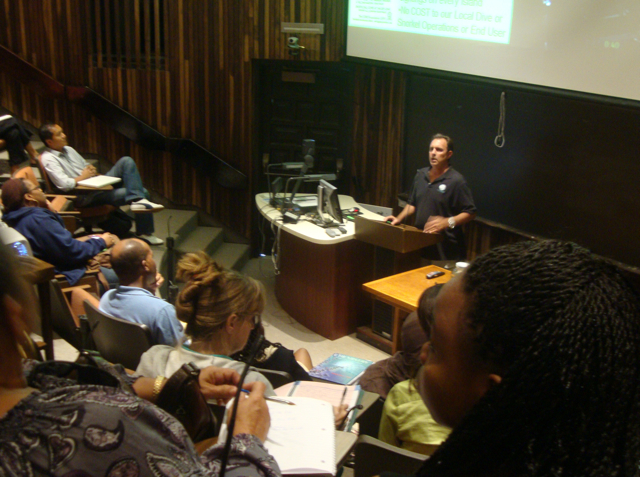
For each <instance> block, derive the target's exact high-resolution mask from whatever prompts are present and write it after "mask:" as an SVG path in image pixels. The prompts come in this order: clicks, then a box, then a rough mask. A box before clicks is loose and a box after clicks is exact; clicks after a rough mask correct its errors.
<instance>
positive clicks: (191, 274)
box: [136, 252, 275, 396]
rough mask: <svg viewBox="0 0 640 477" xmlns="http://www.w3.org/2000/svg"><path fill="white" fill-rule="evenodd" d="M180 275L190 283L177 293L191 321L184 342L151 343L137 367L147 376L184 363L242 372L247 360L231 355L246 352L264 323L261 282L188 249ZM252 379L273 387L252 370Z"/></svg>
mask: <svg viewBox="0 0 640 477" xmlns="http://www.w3.org/2000/svg"><path fill="white" fill-rule="evenodd" d="M176 279H177V280H179V281H184V282H185V286H184V288H183V289H182V291H181V292H180V294H179V295H178V299H177V301H176V312H177V316H178V319H179V320H180V321H183V322H185V323H186V324H187V329H186V340H185V342H184V344H182V345H181V346H177V347H174V346H166V345H156V346H152V347H151V349H149V350H148V351H147V352H145V353H144V354H143V355H142V357H141V358H140V364H138V368H137V370H136V372H137V373H139V374H142V375H143V376H157V375H162V376H170V375H172V374H173V373H174V372H176V371H177V370H178V368H180V366H182V365H183V364H186V363H194V364H195V365H196V366H197V367H199V368H204V367H206V366H217V367H220V368H231V369H235V370H236V371H238V372H240V373H241V372H242V370H243V369H244V366H245V364H244V363H242V362H240V361H236V360H234V359H232V358H231V355H232V354H233V353H236V352H238V351H240V350H242V349H243V348H244V346H245V344H246V343H247V340H248V339H249V333H251V330H252V329H253V328H254V327H255V326H256V325H257V324H258V323H259V322H260V315H261V313H262V310H263V309H264V304H265V298H264V292H263V290H262V285H261V284H260V283H259V282H258V281H256V280H254V279H253V278H251V277H247V276H245V275H242V274H241V273H238V272H236V271H235V270H226V269H224V268H223V267H221V266H220V265H218V264H217V263H216V262H215V261H214V260H213V259H211V257H209V256H208V255H207V254H206V253H204V252H198V253H187V254H186V255H185V256H184V257H182V259H181V260H180V261H179V262H178V270H177V274H176ZM247 380H249V381H261V382H263V383H264V384H265V386H266V390H265V395H267V396H273V395H274V394H275V393H274V391H273V386H271V383H269V381H268V380H267V379H266V378H265V377H264V376H263V375H261V374H259V373H256V372H249V374H248V375H247Z"/></svg>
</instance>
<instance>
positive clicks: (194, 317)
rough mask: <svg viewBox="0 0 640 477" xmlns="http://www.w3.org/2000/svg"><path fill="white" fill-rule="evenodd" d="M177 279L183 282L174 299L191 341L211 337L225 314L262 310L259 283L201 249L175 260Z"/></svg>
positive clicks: (225, 316) (262, 299)
mask: <svg viewBox="0 0 640 477" xmlns="http://www.w3.org/2000/svg"><path fill="white" fill-rule="evenodd" d="M176 278H177V280H178V281H183V282H185V286H184V288H183V289H182V291H181V292H180V294H179V295H178V298H177V300H176V315H177V316H178V319H180V320H181V321H184V322H185V323H187V328H186V330H185V332H186V334H187V335H188V336H190V337H191V338H193V340H194V341H210V340H211V339H212V338H213V337H214V335H215V334H216V333H217V332H218V331H219V330H220V329H222V328H223V327H224V325H225V323H226V321H227V318H228V317H229V316H230V315H232V314H233V313H236V314H238V315H246V316H249V315H254V314H260V313H262V310H263V309H264V305H265V297H264V291H263V288H262V286H261V285H260V283H259V282H257V281H256V280H254V279H253V278H251V277H247V276H245V275H242V274H241V273H238V272H236V271H235V270H227V269H225V268H224V267H222V266H220V265H219V264H218V263H216V262H215V261H214V260H213V259H211V258H210V257H209V256H208V255H207V254H206V253H204V252H197V253H187V254H185V255H184V257H182V259H180V261H179V262H178V268H177V272H176Z"/></svg>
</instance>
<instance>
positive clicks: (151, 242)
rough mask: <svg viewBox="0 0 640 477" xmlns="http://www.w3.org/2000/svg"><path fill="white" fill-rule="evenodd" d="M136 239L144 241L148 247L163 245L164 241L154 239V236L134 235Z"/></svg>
mask: <svg viewBox="0 0 640 477" xmlns="http://www.w3.org/2000/svg"><path fill="white" fill-rule="evenodd" d="M136 237H137V238H139V239H140V240H144V241H145V242H147V243H148V244H149V245H162V244H163V243H164V240H162V239H161V238H158V237H156V236H155V235H136Z"/></svg>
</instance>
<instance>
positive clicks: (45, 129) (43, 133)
mask: <svg viewBox="0 0 640 477" xmlns="http://www.w3.org/2000/svg"><path fill="white" fill-rule="evenodd" d="M55 126H56V123H52V122H51V121H47V122H46V123H44V124H43V125H42V126H40V129H38V136H40V140H41V141H42V142H43V143H44V145H45V146H47V139H52V138H53V128H54V127H55Z"/></svg>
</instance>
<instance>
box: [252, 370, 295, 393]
mask: <svg viewBox="0 0 640 477" xmlns="http://www.w3.org/2000/svg"><path fill="white" fill-rule="evenodd" d="M250 369H251V371H255V372H257V373H260V374H262V375H263V376H264V377H265V378H267V379H268V380H269V382H270V383H271V386H272V387H273V389H276V388H279V387H280V386H284V385H285V384H288V383H292V382H293V377H292V376H291V375H290V374H289V373H287V372H286V371H274V370H272V369H264V368H254V367H253V366H251V368H250Z"/></svg>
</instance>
